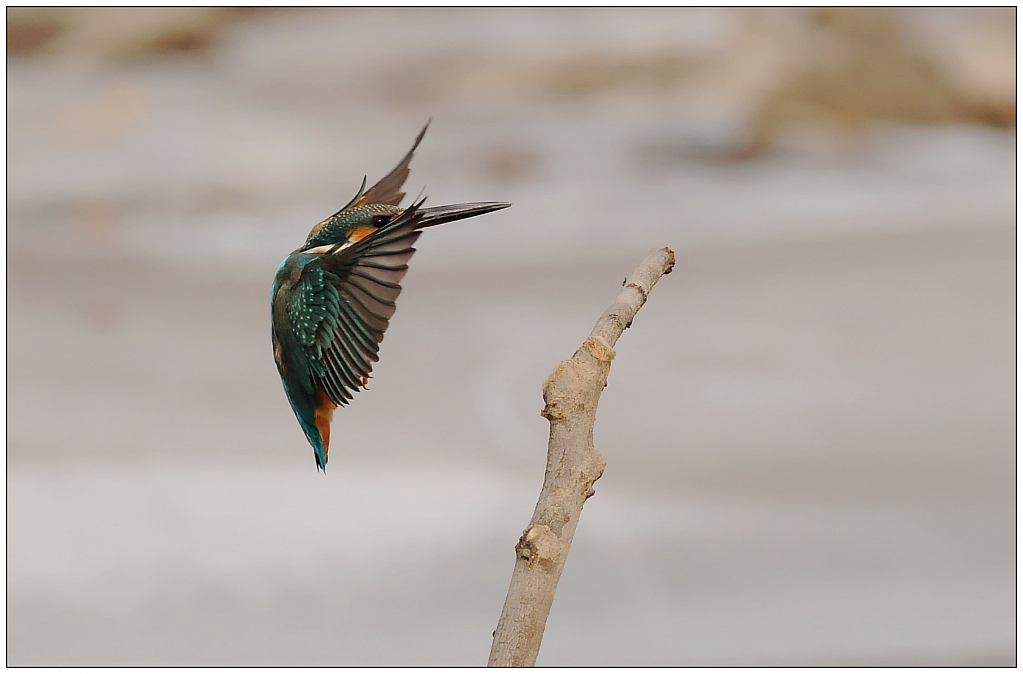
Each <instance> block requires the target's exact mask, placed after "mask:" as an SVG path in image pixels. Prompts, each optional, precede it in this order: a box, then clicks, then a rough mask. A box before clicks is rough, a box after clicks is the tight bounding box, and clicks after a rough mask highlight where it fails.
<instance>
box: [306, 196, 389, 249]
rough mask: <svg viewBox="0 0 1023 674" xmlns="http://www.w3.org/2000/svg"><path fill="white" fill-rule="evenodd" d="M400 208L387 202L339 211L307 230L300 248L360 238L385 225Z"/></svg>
mask: <svg viewBox="0 0 1023 674" xmlns="http://www.w3.org/2000/svg"><path fill="white" fill-rule="evenodd" d="M402 210H404V209H402V208H400V207H398V206H390V205H388V204H365V205H362V206H353V207H351V208H347V209H345V210H342V211H339V212H337V213H335V214H334V215H332V216H330V217H329V218H327V219H326V220H324V221H323V222H321V223H320V224H318V225H316V226H315V227H313V228H312V229H311V230H309V236H308V237H306V240H305V243H304V244H303V245H302V250H309V249H310V248H316V247H317V246H326V245H333V244H336V243H341V242H342V241H345V240H350V239H353V238H355V239H358V238H362V236H365V235H366V234H369V233H370V232H373V231H374V230H377V229H379V228H380V227H383V226H384V225H386V224H387V223H388V222H390V221H391V220H392V219H394V217H395V216H397V215H398V214H400V213H401V212H402ZM360 235H361V236H360Z"/></svg>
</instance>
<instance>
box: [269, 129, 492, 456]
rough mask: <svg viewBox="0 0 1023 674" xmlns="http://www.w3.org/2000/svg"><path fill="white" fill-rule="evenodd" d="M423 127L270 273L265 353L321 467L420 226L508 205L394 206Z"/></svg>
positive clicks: (364, 375)
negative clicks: (388, 167)
mask: <svg viewBox="0 0 1023 674" xmlns="http://www.w3.org/2000/svg"><path fill="white" fill-rule="evenodd" d="M425 133H426V127H423V130H422V131H421V132H420V133H419V136H418V137H417V138H416V141H415V144H414V145H413V146H412V149H411V150H409V152H408V154H406V155H405V157H404V158H403V159H402V161H401V162H399V163H398V165H397V166H396V167H395V168H394V169H393V170H392V171H391V172H390V173H389V174H387V175H386V176H385V177H384V178H382V179H381V180H380V181H379V182H378V183H377V184H375V185H374V186H373V187H371V188H370V189H369V190H368V191H366V190H365V186H366V183H365V181H363V186H362V188H360V189H359V193H358V194H356V196H355V198H354V199H352V200H351V201H350V202H349V203H348V204H347V205H346V206H345V207H344V208H342V209H341V210H339V211H338V212H337V213H335V214H334V215H332V216H331V217H329V218H327V219H326V220H324V221H323V222H321V223H320V224H318V225H316V226H315V227H313V229H312V231H310V232H309V236H308V237H307V239H306V241H305V243H304V244H303V245H302V246H301V247H300V248H299V249H298V250H296V251H294V252H293V253H291V255H289V256H288V257H287V258H285V259H284V261H283V262H281V265H280V266H279V267H278V268H277V273H276V275H275V276H274V281H273V287H272V289H271V319H272V338H273V350H274V360H275V361H276V363H277V371H278V372H279V373H280V375H281V381H282V383H283V384H284V391H285V393H286V394H287V397H288V402H290V403H291V408H292V410H294V412H295V416H296V417H297V418H298V423H299V425H300V426H301V427H302V431H303V432H304V433H305V436H306V438H307V439H308V440H309V444H311V445H312V447H313V453H314V456H315V459H316V466H317V468H319V469H321V470H323V469H325V467H326V464H327V453H328V449H329V446H330V422H331V418H332V416H333V412H334V409H335V408H336V407H338V406H340V405H345V404H346V403H347V402H348V401H350V400H351V399H352V394H353V393H355V392H356V391H358V390H359V389H360V388H364V387H365V385H366V383H367V381H368V379H369V375H370V372H372V370H373V366H372V364H373V363H374V362H376V360H377V353H378V352H379V345H380V342H381V341H382V340H383V338H384V331H386V330H387V326H388V323H389V321H390V318H391V316H392V315H393V314H394V310H395V300H396V299H397V297H398V295H399V293H400V292H401V285H400V282H401V280H402V278H403V277H404V276H405V272H406V271H407V270H408V264H407V263H408V260H409V259H410V258H411V257H412V254H413V253H414V252H415V249H414V248H413V247H412V244H413V243H415V241H416V239H418V238H419V235H420V233H421V231H420V230H422V229H423V228H424V227H430V226H433V225H439V224H443V223H445V222H451V221H453V220H460V219H462V218H468V217H472V216H474V215H482V214H484V213H490V212H492V211H496V210H499V209H501V208H507V207H508V206H510V205H511V204H505V203H493V202H490V203H475V204H456V205H452V206H439V207H435V208H423V200H420V201H418V202H416V203H414V204H412V205H411V206H409V207H408V208H405V209H402V208H400V207H399V206H398V204H399V203H401V200H402V198H404V196H405V193H404V192H402V191H401V187H402V185H403V184H404V182H405V179H406V178H407V177H408V165H409V162H410V161H411V160H412V155H413V153H414V152H415V149H416V147H417V146H418V145H419V142H420V141H421V140H422V138H423V134H425Z"/></svg>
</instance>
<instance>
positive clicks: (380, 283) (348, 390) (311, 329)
mask: <svg viewBox="0 0 1023 674" xmlns="http://www.w3.org/2000/svg"><path fill="white" fill-rule="evenodd" d="M420 205H421V203H420V204H415V205H413V206H411V207H410V208H408V209H407V210H405V211H404V212H403V213H402V214H401V215H399V216H398V217H396V218H395V219H394V220H393V221H392V222H391V223H388V224H387V225H385V226H384V227H381V228H380V229H379V230H377V231H376V232H374V233H373V234H371V235H370V236H367V237H366V238H365V239H362V240H361V241H359V242H357V243H355V244H352V245H350V246H349V247H347V248H341V247H340V246H339V247H338V248H339V250H338V251H337V252H333V253H328V254H325V255H323V257H322V258H320V259H319V260H316V261H315V262H312V263H310V264H308V265H307V266H306V267H305V269H304V270H303V272H302V277H301V280H300V282H299V286H298V288H297V289H296V290H297V292H295V293H294V295H293V297H292V306H291V310H290V315H291V323H292V326H293V329H294V330H295V334H296V338H297V339H298V342H299V343H300V344H301V346H302V351H303V355H304V356H305V359H306V361H307V363H308V365H309V370H310V372H311V374H312V376H313V378H314V380H315V381H317V382H319V383H320V384H321V385H322V387H323V390H324V391H325V392H326V394H327V396H328V397H329V398H330V400H331V402H333V403H334V404H335V405H344V404H346V403H347V402H348V401H349V400H351V398H352V394H353V393H354V392H355V391H357V390H359V389H360V388H362V387H363V386H364V385H365V381H366V378H367V377H369V374H370V372H372V371H373V365H372V364H373V363H374V362H376V361H377V353H378V350H379V346H380V342H381V341H382V340H383V338H384V332H385V331H386V330H387V326H388V324H389V321H390V319H391V316H393V315H394V311H395V300H396V299H397V298H398V295H399V294H400V293H401V285H400V283H401V280H402V278H404V276H405V273H406V272H407V271H408V261H409V258H411V257H412V254H413V253H415V249H414V248H413V247H412V244H413V243H415V241H416V239H418V238H419V235H420V233H421V232H420V231H419V230H418V229H417V226H418V224H419V220H420V218H421V217H422V216H421V213H420V212H417V208H418V206H420Z"/></svg>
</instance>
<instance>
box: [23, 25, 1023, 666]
mask: <svg viewBox="0 0 1023 674" xmlns="http://www.w3.org/2000/svg"><path fill="white" fill-rule="evenodd" d="M537 11H539V10H533V13H529V12H515V11H510V10H480V11H475V12H465V13H456V12H455V11H454V10H448V11H445V12H427V11H416V12H409V13H406V14H403V15H401V17H402V18H401V20H399V21H395V20H394V19H395V15H394V14H389V13H387V12H354V13H348V12H307V13H296V14H288V13H281V14H271V15H268V16H265V17H262V18H260V19H258V20H255V21H251V22H248V23H245V24H240V25H239V26H238V27H237V28H236V29H235V30H234V31H233V32H232V33H230V34H229V35H228V38H227V40H226V42H225V44H224V45H223V46H222V47H221V48H220V49H218V50H217V51H215V52H214V53H213V54H212V55H211V56H210V57H209V59H208V60H207V61H195V60H188V59H182V60H180V61H175V60H163V61H156V62H151V63H144V64H129V65H122V66H117V67H113V66H104V67H93V66H88V65H83V64H77V65H75V64H67V63H63V62H59V61H56V60H53V59H51V60H46V59H42V60H38V61H33V62H11V63H9V64H8V82H9V85H8V130H9V133H8V137H9V140H8V165H9V172H8V230H7V234H8V258H7V263H8V275H7V280H8V391H9V396H8V412H9V417H8V418H9V422H8V482H7V486H8V500H7V506H8V558H7V563H8V664H11V665H25V664H37V665H38V664H51V665H53V664H63V665H76V664H79V665H81V664H93V665H104V664H111V665H112V664H195V665H199V664H223V665H227V664H253V665H255V664H276V665H299V664H342V665H354V664H369V665H389V664H407V665H416V664H418V665H425V664H436V665H444V664H452V665H454V664H458V665H473V664H482V663H483V662H485V660H486V656H487V653H488V651H489V644H490V633H491V631H492V630H493V628H494V626H495V625H496V621H497V617H498V613H499V611H500V608H501V605H502V602H503V599H504V593H505V591H506V589H507V582H508V578H509V574H510V571H511V567H512V563H513V550H512V546H513V545H514V543H515V541H516V540H517V537H518V535H519V533H520V532H521V529H522V527H524V526H525V524H526V523H527V521H528V518H529V515H530V513H531V512H532V508H533V504H534V502H535V498H536V494H537V492H538V491H539V488H540V484H541V481H542V471H543V465H544V451H545V447H546V422H545V421H544V420H543V419H542V418H541V417H540V416H539V410H540V409H541V407H542V400H541V396H540V384H541V382H542V381H543V379H544V378H545V377H546V375H547V374H548V373H549V372H550V370H551V369H552V368H553V366H554V365H555V364H556V363H557V362H558V361H559V360H561V359H563V358H566V357H568V356H569V355H570V354H571V353H572V351H573V350H574V349H575V348H576V347H577V346H578V344H579V343H581V341H582V340H583V338H584V337H585V335H586V334H587V333H588V331H589V329H590V327H591V326H592V324H593V322H594V321H595V320H596V318H597V317H598V316H599V314H600V312H601V311H602V310H603V309H604V308H605V307H606V305H607V304H608V303H609V302H610V301H611V299H612V298H613V297H614V295H615V293H616V292H617V289H618V288H619V287H620V283H621V280H622V278H623V277H625V276H626V275H627V274H628V273H630V272H631V270H632V269H633V267H634V266H635V265H636V264H637V263H638V262H639V260H640V259H641V258H642V256H643V254H644V253H645V252H646V251H647V250H649V249H650V248H652V247H655V246H662V245H669V246H671V247H673V248H674V249H675V250H676V252H677V254H678V258H679V264H678V266H677V267H676V271H675V272H674V273H673V274H672V275H670V276H668V277H665V278H664V279H663V280H662V282H661V283H660V284H659V285H658V286H657V287H656V289H655V290H654V292H653V293H652V294H651V299H650V302H649V304H648V305H647V306H646V307H644V309H643V310H642V312H641V314H640V315H639V317H638V318H637V320H636V322H635V325H634V326H633V328H632V329H630V330H629V331H628V332H627V333H626V334H625V335H624V336H623V338H622V340H621V342H620V346H619V348H618V357H617V358H616V360H615V363H614V366H613V368H612V371H611V376H610V383H609V386H608V388H607V389H606V391H605V392H604V395H603V398H602V403H601V410H600V414H599V419H598V424H597V428H596V434H595V441H596V443H597V446H598V448H599V449H600V450H601V451H602V453H604V454H605V456H606V457H607V459H608V469H607V471H606V473H605V475H604V477H603V478H602V479H601V481H600V482H599V483H598V484H597V486H596V489H597V495H596V496H595V497H594V498H593V499H591V500H590V501H589V502H588V504H587V507H586V512H585V513H584V515H583V517H582V520H581V523H580V526H579V531H578V534H577V537H576V542H575V546H574V548H573V551H572V554H571V558H570V561H569V562H568V565H567V567H566V570H565V575H564V578H563V580H562V585H561V587H560V589H559V592H558V596H557V599H556V601H555V604H554V608H553V611H552V614H551V617H550V620H549V622H548V625H547V630H546V636H545V641H544V646H543V649H542V651H541V655H540V664H549V665H568V664H588V665H610V664H615V665H627V664H636V665H641V664H648V665H653V664H659V665H697V664H704V665H758V664H759V665H849V664H861V665H966V664H969V665H1007V664H1012V663H1014V659H1015V599H1014V588H1015V584H1014V583H1015V571H1014V570H1015V550H1014V543H1015V539H1014V530H1015V521H1014V512H1015V510H1014V503H1015V501H1014V499H1015V491H1014V487H1015V485H1014V478H1013V475H1014V468H1015V456H1014V451H1013V447H1014V433H1015V415H1014V396H1013V391H1014V377H1013V369H1012V363H1013V354H1014V351H1013V348H1014V328H1013V325H1014V323H1013V319H1014V313H1013V307H1014V291H1013V283H1012V281H1013V278H1014V274H1015V259H1014V247H1015V230H1014V222H1015V210H1014V209H1015V147H1014V143H1015V137H1014V135H1012V134H1005V133H1002V132H995V131H990V130H984V129H980V128H973V127H966V126H959V127H955V126H953V127H935V128H931V129H914V130H911V129H905V128H894V127H893V128H886V129H881V130H879V131H877V132H875V133H873V134H872V135H870V136H869V138H868V139H867V140H866V142H865V143H864V144H863V145H862V146H860V147H859V149H857V150H856V151H855V152H854V153H852V154H843V155H840V156H830V155H805V154H799V153H793V152H786V151H782V152H779V153H776V154H775V155H772V156H769V157H766V158H764V159H762V160H758V161H755V162H748V163H743V164H735V163H730V162H726V161H722V160H720V159H715V158H714V157H717V156H719V155H720V152H719V150H720V149H721V148H727V147H728V146H730V144H732V143H733V142H734V140H735V137H736V135H737V134H738V133H740V131H741V128H742V120H743V115H744V114H745V112H744V111H743V109H741V106H732V107H728V106H724V107H720V106H719V107H713V106H711V107H710V108H708V107H707V106H706V105H704V104H702V103H701V104H696V103H694V102H693V101H692V100H691V99H688V98H686V97H684V96H681V97H680V96H675V95H652V94H651V95H643V96H635V95H619V94H615V93H614V92H612V93H610V94H608V95H607V96H602V97H598V98H596V99H578V100H577V99H571V98H569V99H565V98H558V97H554V98H551V97H549V96H548V97H546V98H545V97H544V96H541V95H538V94H537V95H532V94H530V95H526V94H522V93H521V91H520V93H519V94H515V95H512V94H509V93H508V90H509V87H510V88H511V90H514V87H511V85H508V81H513V83H514V82H515V81H517V80H515V79H514V77H512V76H510V75H501V73H502V72H505V71H503V70H501V68H500V67H499V64H500V63H504V62H514V61H515V60H516V59H518V60H520V61H522V60H525V62H527V63H529V62H531V61H529V59H533V61H532V62H535V63H536V64H537V67H540V66H541V65H542V64H544V63H547V62H550V61H551V60H554V59H557V58H562V57H574V56H573V55H579V54H584V55H585V54H587V53H591V52H593V51H594V50H601V52H600V53H609V50H612V47H610V46H609V45H617V46H616V47H614V49H618V50H620V52H621V53H632V52H633V51H636V50H640V51H641V48H642V45H644V44H659V42H658V41H660V42H662V43H664V44H667V45H669V46H671V45H674V46H675V47H678V48H679V49H680V50H681V51H682V52H683V53H685V54H688V55H690V56H691V57H692V58H697V57H700V55H701V54H706V53H708V51H712V50H713V49H715V48H717V47H716V45H718V44H719V43H720V42H721V41H722V40H724V39H725V38H726V37H727V36H728V35H729V31H731V30H734V27H733V26H731V25H730V24H729V22H728V15H727V14H724V13H720V12H715V11H702V12H696V13H692V14H686V15H685V17H686V20H685V21H670V20H667V19H665V17H666V16H667V17H672V16H675V15H673V14H671V13H669V14H656V15H643V14H641V13H629V12H622V11H618V12H614V11H606V12H604V11H597V12H592V13H589V14H586V15H585V16H586V17H587V18H586V20H585V21H584V22H583V23H582V24H580V23H579V19H578V18H575V17H577V16H579V15H574V14H572V13H571V12H567V11H561V12H552V13H548V14H544V21H537V16H538V15H537V14H536V12H537ZM455 18H457V20H455ZM541 26H542V27H544V30H542V31H541V30H539V27H541ZM569 28H571V30H569ZM584 28H585V29H584ZM380 35H387V36H388V39H387V45H388V48H387V49H383V50H381V49H376V48H375V47H377V46H378V45H379V37H378V36H380ZM339 36H341V37H343V39H340V38H339ZM441 38H443V39H441ZM680 45H681V46H680ZM630 50H631V51H630ZM612 51H613V50H612ZM466 62H481V63H484V64H487V63H494V64H496V65H494V66H493V69H491V70H485V72H486V73H489V75H488V77H489V78H490V79H491V80H495V78H496V80H498V81H497V83H496V84H495V83H493V82H490V83H489V84H488V82H487V81H484V80H481V79H479V76H478V75H477V74H473V73H475V71H466V70H465V66H464V64H465V63H466ZM424 64H425V65H424ZM445 64H446V65H445ZM488 67H489V66H488ZM466 72H469V74H465V73H466ZM437 73H441V75H443V74H444V73H447V74H448V75H449V76H447V75H445V76H443V77H442V76H441V75H438V74H437ZM452 73H453V74H452ZM459 73H462V74H461V75H459ZM501 77H505V79H504V80H501V79H500V78H501ZM417 78H418V79H421V80H424V81H425V82H426V83H427V84H428V85H429V86H425V85H423V86H420V87H419V88H416V87H414V86H413V84H414V81H415V80H416V79H417ZM508 78H511V80H509V79H508ZM523 86H525V85H523ZM437 87H440V88H441V89H440V90H439V91H436V90H435V89H436V88H437ZM527 90H528V87H527ZM515 91H519V90H515ZM529 91H531V90H529ZM474 92H482V93H479V95H476V96H474V95H471V94H473V93H474ZM527 93H528V91H527ZM399 94H400V95H399ZM431 114H432V115H433V116H434V123H433V126H432V127H431V129H430V132H429V133H428V135H427V137H426V140H425V141H424V143H423V146H422V147H421V150H420V153H419V155H418V156H417V158H416V160H415V162H414V163H413V173H412V177H411V179H410V183H409V187H410V191H412V192H418V190H419V189H420V187H421V186H423V185H426V186H427V194H429V195H430V198H431V203H435V204H440V203H447V202H452V201H458V200H491V199H493V200H508V201H512V202H514V203H515V206H514V208H511V209H508V210H507V211H502V212H500V213H496V214H493V215H489V216H486V217H485V218H481V219H480V220H479V221H469V222H466V223H460V224H457V225H453V226H451V227H445V228H440V229H438V230H436V231H431V232H429V233H428V235H426V236H424V237H423V238H422V239H421V241H420V244H419V249H420V250H419V252H418V253H417V255H416V257H415V258H414V260H413V263H412V269H411V271H410V272H409V275H408V276H407V280H406V283H405V291H404V292H403V294H402V297H401V299H400V300H399V306H400V309H399V311H398V312H397V314H396V316H395V319H394V320H393V322H392V327H391V328H390V330H389V332H388V334H387V339H386V340H385V342H384V344H383V346H382V354H381V355H382V358H381V362H380V363H379V365H378V367H377V369H376V370H375V372H374V376H375V378H374V380H373V382H372V384H371V389H372V390H371V392H369V393H364V394H362V395H360V396H359V398H358V399H357V400H356V401H355V402H354V404H353V405H352V406H351V407H350V408H348V409H345V410H340V411H339V412H338V414H337V416H336V421H335V424H334V434H333V438H332V442H333V447H332V452H331V461H330V464H329V471H328V473H327V475H326V476H321V475H317V474H316V472H315V470H314V468H313V462H312V458H311V456H310V455H311V451H309V449H308V447H307V446H306V445H305V442H304V439H303V438H302V436H301V434H300V432H299V431H298V427H297V424H296V423H295V421H294V418H293V416H292V414H291V412H290V409H289V408H288V406H287V403H286V400H285V398H284V396H283V394H282V391H281V389H280V384H279V381H278V380H277V373H276V371H275V369H274V366H273V363H272V358H271V354H270V349H269V334H268V333H269V325H268V320H267V319H268V310H267V306H266V300H267V294H268V290H269V283H270V278H271V276H272V274H273V270H274V268H275V267H276V265H277V262H278V261H279V259H280V258H281V257H282V256H283V255H285V254H286V253H287V252H288V251H289V250H291V249H292V248H294V247H295V246H296V245H298V243H299V241H300V240H301V238H302V237H303V236H304V234H305V233H306V232H307V231H308V228H309V227H310V226H311V225H312V224H313V223H315V222H317V221H318V220H320V219H322V217H323V216H324V215H326V214H329V213H330V212H333V209H336V208H337V206H338V204H339V203H343V202H344V201H347V200H348V198H349V197H350V196H351V194H350V193H353V192H354V190H355V188H356V187H357V186H358V183H359V181H360V180H361V178H362V175H363V174H364V173H369V175H370V179H371V180H373V179H375V178H376V177H378V176H379V175H380V174H381V173H382V172H384V171H386V170H387V169H388V168H390V166H391V165H393V163H394V162H395V161H396V160H397V159H398V158H399V157H400V156H401V154H402V153H403V152H404V151H405V149H406V148H407V146H408V144H409V143H410V142H411V139H412V138H413V136H414V134H415V132H416V131H417V130H418V128H419V125H420V124H421V123H422V122H423V120H425V118H426V117H428V116H429V115H431Z"/></svg>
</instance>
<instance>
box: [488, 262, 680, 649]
mask: <svg viewBox="0 0 1023 674" xmlns="http://www.w3.org/2000/svg"><path fill="white" fill-rule="evenodd" d="M674 264H675V254H674V253H673V252H672V251H671V250H669V249H668V248H661V249H659V250H655V251H653V252H652V253H650V255H648V256H647V258H646V259H645V260H643V263H642V264H640V265H639V267H637V268H636V271H634V272H633V274H632V278H631V279H630V280H629V281H628V282H627V283H625V287H624V288H622V291H621V292H620V293H618V297H616V298H615V300H614V302H612V303H611V306H610V307H608V309H607V311H605V312H604V315H603V316H601V317H600V320H598V321H597V324H596V325H595V326H594V327H593V331H592V332H590V336H589V337H587V338H586V341H585V342H583V345H582V346H581V347H579V350H578V351H576V352H575V355H573V356H572V357H571V358H570V359H568V360H566V361H562V362H561V363H560V364H559V365H558V366H557V367H556V368H554V371H553V372H552V373H551V375H550V376H549V377H548V378H547V381H545V382H544V385H543V399H544V402H545V403H546V405H545V407H544V409H543V412H541V414H542V415H543V416H544V417H546V418H547V420H548V421H550V425H551V434H550V440H549V441H548V444H547V473H546V475H545V476H544V481H543V489H542V490H541V491H540V498H539V500H538V501H537V503H536V510H535V511H534V512H533V518H532V520H530V522H529V526H528V527H526V530H525V531H524V532H523V533H522V537H521V538H520V539H519V542H518V544H516V546H515V570H514V571H513V572H512V579H511V585H510V586H509V587H508V597H507V598H506V599H505V602H504V610H503V611H502V612H501V618H500V620H499V621H498V623H497V630H496V631H495V632H494V644H493V646H492V648H491V651H490V661H489V663H488V665H489V666H491V667H532V666H533V665H534V664H535V663H536V656H537V653H539V652H540V642H541V640H542V639H543V630H544V626H545V625H546V624H547V615H548V613H550V610H551V604H552V603H553V602H554V592H555V591H556V590H557V588H558V580H559V578H560V577H561V570H562V568H564V565H565V559H566V558H567V557H568V550H569V548H570V547H571V545H572V537H573V536H574V535H575V528H576V525H577V524H578V522H579V515H580V514H581V513H582V509H583V503H585V502H586V499H588V498H589V497H590V496H593V483H594V482H596V481H597V479H598V478H600V476H601V474H602V473H603V472H604V464H605V462H604V457H602V456H601V455H600V454H599V453H598V452H597V450H596V449H594V447H593V422H594V420H595V419H596V416H597V402H598V401H599V399H600V393H601V391H603V390H604V387H605V386H607V374H608V372H609V371H610V369H611V360H612V359H613V358H614V357H615V351H614V348H613V347H614V345H615V342H617V341H618V338H619V337H620V336H621V334H622V332H623V331H624V330H625V329H626V328H627V327H629V326H630V325H631V324H632V319H633V317H634V316H635V315H636V312H638V311H639V309H640V307H642V306H643V304H644V303H645V302H646V299H647V295H648V294H649V292H650V289H651V288H653V286H654V284H655V283H657V280H658V279H659V278H660V277H661V276H662V275H663V274H668V273H670V272H671V268H672V266H673V265H674Z"/></svg>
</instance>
